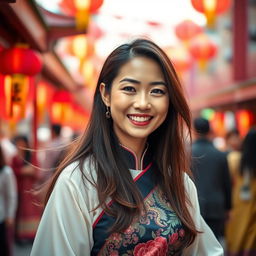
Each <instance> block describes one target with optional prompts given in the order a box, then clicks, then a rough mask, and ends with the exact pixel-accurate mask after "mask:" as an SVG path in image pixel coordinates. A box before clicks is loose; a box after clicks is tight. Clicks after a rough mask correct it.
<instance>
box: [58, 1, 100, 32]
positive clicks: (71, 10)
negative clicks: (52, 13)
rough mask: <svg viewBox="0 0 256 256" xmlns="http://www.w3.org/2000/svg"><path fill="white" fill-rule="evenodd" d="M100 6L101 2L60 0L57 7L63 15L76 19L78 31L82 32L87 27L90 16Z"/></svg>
mask: <svg viewBox="0 0 256 256" xmlns="http://www.w3.org/2000/svg"><path fill="white" fill-rule="evenodd" d="M102 4H103V0H62V1H61V2H60V3H59V6H60V8H61V9H62V11H63V12H64V13H65V14H67V15H70V16H75V17H76V24H77V29H78V30H84V29H86V28H87V27H88V24H89V17H90V14H93V13H95V12H96V11H97V10H98V9H99V8H100V7H101V5H102Z"/></svg>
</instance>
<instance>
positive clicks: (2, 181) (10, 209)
mask: <svg viewBox="0 0 256 256" xmlns="http://www.w3.org/2000/svg"><path fill="white" fill-rule="evenodd" d="M16 207H17V187H16V180H15V176H14V174H13V171H12V169H11V168H10V167H9V166H8V165H6V161H5V158H4V154H3V150H2V147H1V145H0V251H1V255H2V256H11V255H12V247H13V244H10V242H13V239H10V237H9V236H8V234H9V232H8V229H12V228H13V226H14V221H15V214H16Z"/></svg>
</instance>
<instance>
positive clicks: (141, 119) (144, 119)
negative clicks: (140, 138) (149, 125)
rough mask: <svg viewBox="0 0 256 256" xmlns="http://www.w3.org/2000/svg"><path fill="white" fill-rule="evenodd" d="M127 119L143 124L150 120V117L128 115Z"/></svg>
mask: <svg viewBox="0 0 256 256" xmlns="http://www.w3.org/2000/svg"><path fill="white" fill-rule="evenodd" d="M128 118H129V119H130V120H132V121H135V122H139V123H144V122H147V121H149V120H150V119H152V117H151V116H148V115H145V116H137V115H128Z"/></svg>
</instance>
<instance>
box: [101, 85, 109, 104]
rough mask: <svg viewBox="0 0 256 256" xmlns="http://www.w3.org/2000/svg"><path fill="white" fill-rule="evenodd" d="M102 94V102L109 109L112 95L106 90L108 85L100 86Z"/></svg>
mask: <svg viewBox="0 0 256 256" xmlns="http://www.w3.org/2000/svg"><path fill="white" fill-rule="evenodd" d="M100 94H101V98H102V101H103V102H104V104H105V105H106V106H107V107H109V106H110V94H109V92H108V91H107V89H106V85H105V84H104V83H101V84H100Z"/></svg>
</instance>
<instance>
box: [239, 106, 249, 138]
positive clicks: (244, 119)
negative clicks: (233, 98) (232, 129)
mask: <svg viewBox="0 0 256 256" xmlns="http://www.w3.org/2000/svg"><path fill="white" fill-rule="evenodd" d="M235 117H236V122H237V129H238V130H239V133H240V134H241V135H242V136H245V135H246V133H247V132H248V131H249V129H250V127H251V125H252V124H253V114H252V112H251V111H250V110H247V109H241V110H238V111H237V112H236V113H235Z"/></svg>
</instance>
